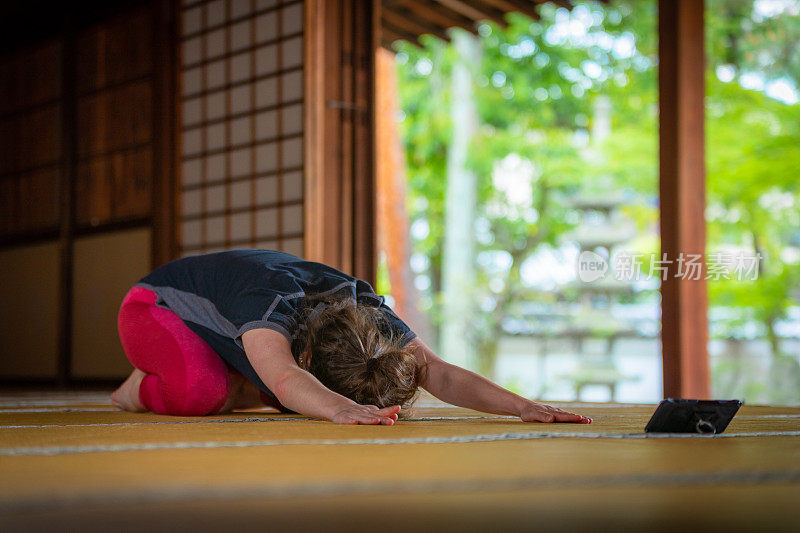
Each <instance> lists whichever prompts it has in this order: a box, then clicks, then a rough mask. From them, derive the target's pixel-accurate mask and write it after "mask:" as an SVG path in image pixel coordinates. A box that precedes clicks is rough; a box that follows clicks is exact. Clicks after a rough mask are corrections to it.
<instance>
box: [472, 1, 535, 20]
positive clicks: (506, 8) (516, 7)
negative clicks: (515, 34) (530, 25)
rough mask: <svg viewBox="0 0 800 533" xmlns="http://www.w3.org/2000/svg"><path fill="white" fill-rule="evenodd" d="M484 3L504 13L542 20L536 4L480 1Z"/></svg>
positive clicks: (529, 2) (528, 2)
mask: <svg viewBox="0 0 800 533" xmlns="http://www.w3.org/2000/svg"><path fill="white" fill-rule="evenodd" d="M480 1H481V2H482V3H484V4H486V5H489V6H491V7H494V8H496V9H499V10H501V11H503V12H504V13H514V12H517V13H522V14H523V15H527V16H528V17H530V18H532V19H533V20H539V19H540V18H542V17H541V16H540V15H539V12H538V11H537V9H538V7H537V6H538V5H539V4H537V3H536V2H531V1H529V0H480Z"/></svg>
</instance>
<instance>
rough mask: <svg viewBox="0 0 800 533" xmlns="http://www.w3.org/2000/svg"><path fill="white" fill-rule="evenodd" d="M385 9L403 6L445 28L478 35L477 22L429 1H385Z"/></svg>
mask: <svg viewBox="0 0 800 533" xmlns="http://www.w3.org/2000/svg"><path fill="white" fill-rule="evenodd" d="M383 6H384V8H386V7H394V6H403V7H405V8H407V9H408V10H409V11H412V12H414V13H416V14H417V15H419V17H420V18H424V19H426V20H429V21H430V22H432V23H433V24H436V25H438V26H441V27H443V28H454V27H455V28H462V29H465V30H467V31H468V32H470V33H472V34H474V35H477V34H478V29H477V27H476V25H475V21H474V20H472V19H470V18H469V17H465V16H464V15H462V14H461V13H459V12H457V11H453V10H452V9H450V8H448V7H446V6H443V5H441V4H437V3H435V2H429V1H427V0H384V2H383Z"/></svg>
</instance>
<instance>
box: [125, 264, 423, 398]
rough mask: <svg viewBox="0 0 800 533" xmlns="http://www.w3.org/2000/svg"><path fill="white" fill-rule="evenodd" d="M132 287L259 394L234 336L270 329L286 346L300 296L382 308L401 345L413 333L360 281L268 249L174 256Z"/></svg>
mask: <svg viewBox="0 0 800 533" xmlns="http://www.w3.org/2000/svg"><path fill="white" fill-rule="evenodd" d="M136 285H138V286H140V287H145V288H147V289H150V290H152V291H153V292H155V293H156V294H157V295H158V299H157V300H156V305H158V306H161V307H164V308H167V309H170V310H171V311H173V312H174V313H175V314H176V315H178V316H179V317H180V318H181V320H183V321H184V323H185V324H186V325H187V326H188V327H189V328H190V329H191V330H192V331H194V332H195V333H197V335H198V336H199V337H200V338H201V339H203V340H204V341H205V342H206V343H207V344H208V345H209V346H211V348H213V349H214V351H216V352H217V353H218V354H219V355H220V356H221V357H222V358H223V359H224V360H225V361H227V362H228V363H229V364H230V365H231V366H233V367H234V368H236V370H238V371H239V372H241V373H242V374H243V375H244V376H245V377H246V378H247V379H249V380H250V381H251V382H253V383H254V384H256V386H258V387H259V388H260V389H261V390H263V391H265V392H267V393H269V394H272V393H271V392H270V391H269V389H267V387H266V385H264V382H263V381H262V380H261V379H260V378H259V377H258V374H256V371H255V370H254V369H253V366H252V365H251V364H250V361H249V360H248V359H247V357H246V355H245V353H244V348H243V347H242V339H241V337H242V334H243V333H244V332H245V331H249V330H251V329H256V328H266V329H272V330H275V331H277V332H279V333H280V334H282V335H283V336H284V337H285V338H286V340H288V341H289V343H290V344H291V345H294V341H295V340H296V339H297V337H298V334H299V332H300V328H303V327H305V326H304V325H303V324H301V323H300V322H299V320H298V318H299V313H300V312H301V311H302V308H303V306H304V304H305V302H306V296H318V295H335V296H342V297H348V298H352V299H354V300H357V301H358V302H360V303H363V304H366V305H371V306H374V307H377V308H379V309H381V310H382V311H383V314H384V316H385V317H386V320H387V324H388V326H389V328H390V330H387V331H384V334H386V335H393V336H395V337H397V338H400V339H401V341H400V342H401V344H406V343H407V342H409V341H410V340H412V339H413V338H414V337H415V336H416V335H415V334H414V332H413V331H411V329H410V328H409V327H408V326H407V325H406V324H405V323H404V322H403V321H402V320H401V319H400V318H399V317H398V316H397V315H396V314H395V313H394V312H393V311H392V310H391V309H390V308H389V307H388V306H387V305H386V304H385V303H384V298H383V296H378V295H377V294H375V291H374V290H373V289H372V287H371V286H370V284H369V283H367V282H366V281H363V280H360V279H357V278H354V277H352V276H349V275H347V274H345V273H344V272H341V271H339V270H337V269H335V268H332V267H329V266H327V265H323V264H322V263H315V262H313V261H305V260H303V259H300V258H299V257H296V256H294V255H291V254H287V253H283V252H275V251H272V250H230V251H225V252H217V253H211V254H203V255H194V256H190V257H184V258H182V259H177V260H175V261H172V262H170V263H167V264H165V265H162V266H160V267H158V268H157V269H155V270H154V271H153V272H151V273H150V274H148V275H147V276H145V277H143V278H142V279H141V280H140V281H139V282H138V283H137V284H136Z"/></svg>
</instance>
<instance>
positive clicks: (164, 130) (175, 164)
mask: <svg viewBox="0 0 800 533" xmlns="http://www.w3.org/2000/svg"><path fill="white" fill-rule="evenodd" d="M177 9H178V4H177V2H173V1H172V0H154V1H153V50H154V51H156V52H157V53H158V60H157V61H155V64H154V67H153V194H152V207H151V212H152V214H153V215H152V216H153V233H152V235H153V240H152V242H153V244H152V252H151V255H152V257H151V266H152V267H153V268H155V267H158V266H160V265H162V264H164V263H166V262H168V261H171V260H173V259H176V258H177V256H178V238H177V222H176V216H177V201H178V179H177V175H176V169H178V168H179V165H180V157H181V154H180V150H179V149H178V147H179V146H180V143H179V142H177V135H178V124H179V122H178V113H179V112H180V107H181V106H180V105H179V102H178V98H179V96H178V89H177V87H178V75H179V71H180V67H179V65H178V60H177V54H178V43H177V39H178V35H179V31H178V27H177V13H176V12H177Z"/></svg>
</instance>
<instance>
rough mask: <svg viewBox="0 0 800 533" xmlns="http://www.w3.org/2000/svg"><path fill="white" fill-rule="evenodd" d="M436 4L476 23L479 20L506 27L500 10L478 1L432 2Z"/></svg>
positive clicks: (506, 24)
mask: <svg viewBox="0 0 800 533" xmlns="http://www.w3.org/2000/svg"><path fill="white" fill-rule="evenodd" d="M434 1H435V2H436V3H438V4H440V5H443V6H445V7H449V8H450V9H452V10H453V11H457V12H458V13H461V14H462V15H464V16H465V17H467V18H470V19H472V20H474V21H476V22H478V21H481V20H491V21H492V22H496V23H497V24H499V25H500V26H502V27H504V28H505V27H506V26H508V22H506V19H505V18H503V15H505V13H503V12H502V11H501V10H499V9H497V8H494V7H492V6H487V5H486V4H482V3H481V2H479V1H478V0H434Z"/></svg>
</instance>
